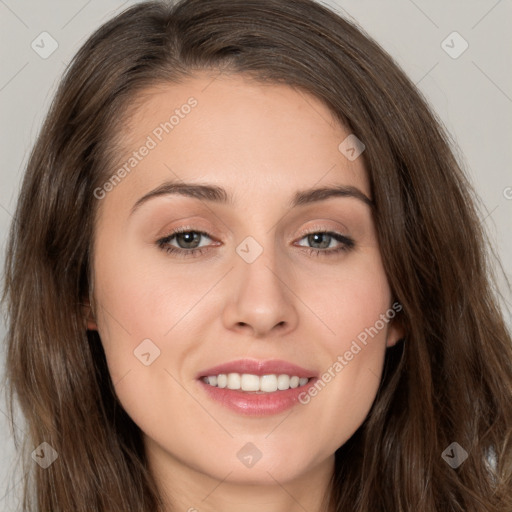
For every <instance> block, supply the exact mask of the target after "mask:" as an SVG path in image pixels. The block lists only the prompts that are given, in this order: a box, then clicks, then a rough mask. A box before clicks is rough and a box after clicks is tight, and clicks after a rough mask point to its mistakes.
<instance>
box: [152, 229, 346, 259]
mask: <svg viewBox="0 0 512 512" xmlns="http://www.w3.org/2000/svg"><path fill="white" fill-rule="evenodd" d="M181 233H197V234H198V235H201V236H206V237H207V238H210V239H212V237H211V236H209V235H208V233H205V232H204V231H200V230H195V229H190V228H177V229H176V230H174V231H173V232H172V233H170V234H169V235H167V236H166V237H164V238H161V239H160V240H158V241H157V245H158V247H159V248H160V249H161V250H162V251H165V252H166V253H168V254H173V255H176V256H178V257H181V258H189V257H198V256H200V255H201V254H203V253H204V252H205V250H207V249H208V247H199V248H197V247H196V248H193V249H181V248H178V247H174V246H172V245H169V242H170V241H171V240H172V239H173V238H174V237H175V236H176V235H179V234H181ZM320 234H321V235H328V236H330V237H332V238H334V240H336V241H337V242H339V243H341V245H340V246H339V247H337V248H335V249H315V248H314V247H305V246H299V247H302V248H304V249H306V250H307V251H308V253H309V254H310V255H316V256H320V255H321V256H335V255H337V254H340V253H342V252H348V251H350V250H352V249H353V248H354V247H355V242H354V240H353V239H351V238H349V237H347V236H345V235H342V234H340V233H336V232H333V231H321V230H320V231H311V232H309V233H304V234H303V235H302V236H301V238H300V240H302V239H303V238H306V237H307V236H310V235H320ZM212 240H213V239H212Z"/></svg>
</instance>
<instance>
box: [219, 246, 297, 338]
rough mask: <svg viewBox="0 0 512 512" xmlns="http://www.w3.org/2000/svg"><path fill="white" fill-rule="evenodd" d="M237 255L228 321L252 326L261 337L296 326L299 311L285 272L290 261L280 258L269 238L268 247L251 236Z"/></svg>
mask: <svg viewBox="0 0 512 512" xmlns="http://www.w3.org/2000/svg"><path fill="white" fill-rule="evenodd" d="M236 253H237V255H236V258H235V268H234V272H233V276H232V280H233V284H234V285H233V286H232V288H231V291H230V294H231V297H230V299H231V300H230V301H228V305H227V309H226V311H225V321H226V322H227V323H228V324H229V326H230V327H231V328H233V327H234V326H249V327H252V329H253V330H254V332H256V333H259V334H263V333H265V332H268V331H270V330H272V329H274V328H277V326H280V328H281V329H282V328H283V327H288V328H291V327H293V326H294V325H295V324H296V321H297V312H296V310H295V306H294V304H293V294H291V293H290V290H289V289H288V288H289V284H287V277H286V275H285V274H286V272H285V271H284V269H285V267H286V262H285V261H284V259H282V258H280V257H279V253H278V251H277V250H276V249H275V247H274V245H273V242H272V241H271V237H266V238H265V241H264V245H263V244H260V243H259V242H258V241H257V240H256V239H255V238H253V237H247V238H246V239H244V240H243V241H242V242H241V243H240V244H239V245H238V246H237V248H236Z"/></svg>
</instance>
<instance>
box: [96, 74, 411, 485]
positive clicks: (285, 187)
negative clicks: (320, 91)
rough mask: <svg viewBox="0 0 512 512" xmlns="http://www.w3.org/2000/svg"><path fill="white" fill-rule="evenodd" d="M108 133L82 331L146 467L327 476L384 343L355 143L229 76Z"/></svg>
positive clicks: (296, 96)
mask: <svg viewBox="0 0 512 512" xmlns="http://www.w3.org/2000/svg"><path fill="white" fill-rule="evenodd" d="M122 130H123V132H122V135H123V141H124V142H123V150H122V151H121V152H120V153H119V165H118V167H116V168H115V169H112V173H115V176H116V177H115V178H113V179H112V180H110V182H108V183H106V184H105V185H104V186H103V187H102V188H101V189H97V190H96V191H95V195H96V196H97V197H98V198H100V200H99V203H100V210H99V212H98V219H97V220H98V222H97V227H96V233H95V251H94V258H93V268H94V301H95V320H93V319H90V320H89V328H91V329H97V330H98V332H99V334H100V336H101V340H102V343H103V346H104V349H105V353H106V358H107V362H108V367H109V371H110V374H111V377H112V381H113V383H114V385H115V389H116V392H117V395H118V397H119V400H120V401H121V403H122V405H123V407H124V408H125V409H126V411H127V413H128V414H129V415H130V417H131V418H132V419H133V421H134V422H135V423H136V424H137V425H138V426H139V427H140V429H141V430H142V432H143V434H144V439H145V444H146V448H147V452H148V456H149V460H150V463H151V465H152V467H153V469H154V470H155V471H156V472H157V473H158V474H159V475H160V476H161V477H162V478H164V475H166V474H167V475H171V474H172V475H173V477H172V478H173V481H174V482H177V481H179V479H180V477H179V475H182V476H183V475H187V476H184V477H183V478H182V480H183V482H191V481H194V482H203V483H204V482H209V481H212V479H213V481H223V485H228V484H234V483H238V484H243V483H245V484H258V483H259V484H275V483H276V482H280V484H282V485H286V484H287V482H288V483H289V484H290V485H291V483H292V482H298V481H302V482H303V483H304V485H306V486H307V485H308V482H312V481H313V480H314V478H315V477H313V476H312V475H323V476H326V475H330V472H331V471H332V469H333V460H334V458H333V454H334V452H335V450H336V449H337V448H338V447H340V446H341V445H342V444H343V443H345V441H347V439H348V438H349V437H350V436H351V435H352V434H353V433H354V432H355V430H356V429H357V428H358V427H359V426H360V425H361V423H362V422H363V420H364V419H365V417H366V416H367V414H368V411H369V409H370V407H371V405H372V402H373V400H374V398H375V395H376V392H377V389H378V387H379V383H380V378H381V370H382V367H383V361H384V354H385V349H386V346H390V345H392V344H394V343H395V342H396V341H397V340H398V339H399V337H400V335H401V333H400V329H399V328H398V327H397V326H396V325H395V324H396V322H393V321H390V319H391V318H392V317H393V316H394V313H395V309H396V307H395V309H392V296H391V293H390V288H389V285H388V282H387V279H386V275H385V273H384V269H383V266H382V261H381V256H380V253H379V246H378V243H377V234H376V232H375V227H374V223H373V221H372V211H371V206H370V205H369V204H368V203H367V201H366V200H365V196H366V197H368V198H369V197H370V188H369V182H368V178H367V175H366V172H365V169H364V164H363V161H362V158H361V157H357V155H358V153H359V152H360V151H361V150H362V149H363V148H362V146H360V145H358V143H357V141H355V142H354V140H353V139H352V138H349V139H348V140H346V139H347V137H348V136H349V135H350V132H349V131H347V130H346V129H345V128H342V127H341V126H340V125H339V124H337V123H336V122H335V121H334V119H333V117H332V116H331V113H330V111H329V110H328V109H327V108H326V107H325V106H324V105H323V104H322V103H321V102H320V101H319V100H317V99H316V98H314V97H312V96H309V95H307V94H304V93H301V92H297V91H296V90H294V89H292V88H290V87H287V86H283V85H261V84H257V83H255V82H250V81H248V80H247V79H244V78H242V77H241V76H239V75H231V76H226V75H222V76H218V77H217V78H214V76H213V75H211V76H210V75H206V74H203V75H197V76H196V77H195V78H194V79H190V80H188V81H186V82H183V83H182V84H170V85H168V86H166V87H160V88H158V89H157V88H155V89H152V90H151V91H147V94H145V96H144V98H143V99H141V101H140V104H139V106H138V107H137V108H136V111H135V115H134V116H133V117H131V118H130V120H129V122H127V123H125V124H124V125H123V126H122ZM340 145H341V146H340ZM123 170H124V172H123ZM199 187H201V188H199ZM317 189H320V190H323V192H322V191H319V192H314V191H315V190H317ZM328 190H329V191H328ZM336 190H337V191H338V192H337V193H335V191H336ZM175 230H180V231H183V233H181V234H175V235H173V233H174V232H175ZM322 233H323V234H322ZM395 306H396V305H395ZM219 366H223V367H222V368H217V367H219ZM219 375H221V376H220V377H219ZM222 375H226V377H224V376H222ZM209 376H210V377H214V378H213V379H210V380H209V381H208V383H207V382H205V379H204V377H209ZM297 377H299V378H300V380H299V379H297ZM329 377H330V378H329ZM308 378H309V379H310V380H309V381H308V382H307V383H306V384H304V382H305V379H308ZM297 381H298V382H297ZM239 386H242V387H243V389H236V388H237V387H239ZM276 386H277V387H278V389H277V390H276ZM312 388H314V389H313V391H308V390H310V389H312ZM315 390H316V393H315ZM169 478H170V477H169ZM184 485H189V484H184ZM190 485H192V484H190ZM194 485H195V484H194ZM211 487H212V488H213V487H214V486H213V485H212V486H211Z"/></svg>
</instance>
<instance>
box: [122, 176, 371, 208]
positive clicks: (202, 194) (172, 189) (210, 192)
mask: <svg viewBox="0 0 512 512" xmlns="http://www.w3.org/2000/svg"><path fill="white" fill-rule="evenodd" d="M172 194H178V195H182V196H186V197H192V198H195V199H201V200H206V201H211V202H215V203H220V204H233V202H234V201H233V197H232V196H231V195H230V194H228V192H227V191H226V190H225V189H224V188H222V187H219V186H217V185H207V184H197V183H184V182H179V183H178V182H175V181H168V182H165V183H162V184H161V185H159V186H158V187H156V188H155V189H153V190H151V191H150V192H148V193H147V194H145V195H144V196H142V197H141V198H140V199H139V200H138V201H137V202H136V203H135V204H134V205H133V207H132V210H131V212H130V215H132V214H133V213H134V212H135V211H136V210H137V209H138V208H140V207H141V206H142V205H143V204H144V203H146V202H147V201H149V200H150V199H154V198H156V197H160V196H166V195H172ZM331 197H352V198H355V199H359V200H360V201H362V202H363V203H365V204H366V205H368V206H369V207H370V208H373V207H374V202H373V201H372V200H371V199H370V198H369V197H368V196H366V194H364V193H363V192H362V191H361V190H359V189H358V188H357V187H353V186H346V185H336V186H332V187H319V188H310V189H306V190H300V191H298V192H296V193H295V195H294V197H293V199H292V200H291V202H290V205H289V206H290V208H294V207H296V206H303V205H306V204H310V203H316V202H319V201H324V200H326V199H330V198H331Z"/></svg>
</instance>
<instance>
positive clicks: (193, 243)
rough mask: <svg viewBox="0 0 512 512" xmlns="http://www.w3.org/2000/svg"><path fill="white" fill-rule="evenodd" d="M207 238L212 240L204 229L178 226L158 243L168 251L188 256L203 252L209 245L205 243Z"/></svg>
mask: <svg viewBox="0 0 512 512" xmlns="http://www.w3.org/2000/svg"><path fill="white" fill-rule="evenodd" d="M205 239H208V240H210V241H212V238H211V237H210V236H209V235H208V233H205V232H204V231H197V230H192V229H189V228H178V229H176V230H174V231H173V232H172V233H171V234H169V235H168V236H166V237H165V238H161V239H160V240H158V241H157V245H158V246H159V247H160V248H161V249H162V250H164V251H165V252H167V253H172V254H176V255H178V256H183V257H187V256H195V255H199V254H202V253H203V252H204V251H205V250H206V247H207V246H208V243H203V242H205V241H206V240H205Z"/></svg>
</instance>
